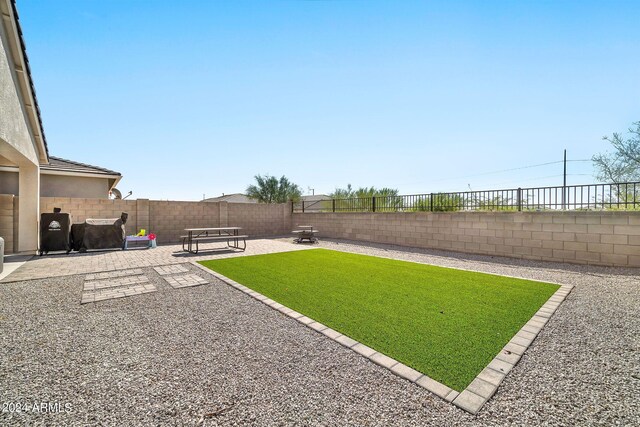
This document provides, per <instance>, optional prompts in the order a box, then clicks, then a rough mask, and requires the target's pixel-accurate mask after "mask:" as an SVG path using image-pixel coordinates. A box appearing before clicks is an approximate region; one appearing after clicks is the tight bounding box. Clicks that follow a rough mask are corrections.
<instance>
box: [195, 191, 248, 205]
mask: <svg viewBox="0 0 640 427" xmlns="http://www.w3.org/2000/svg"><path fill="white" fill-rule="evenodd" d="M203 202H228V203H258V201H257V200H256V199H251V198H249V197H248V196H247V195H246V194H242V193H233V194H223V195H222V196H218V197H210V198H208V199H204V200H203Z"/></svg>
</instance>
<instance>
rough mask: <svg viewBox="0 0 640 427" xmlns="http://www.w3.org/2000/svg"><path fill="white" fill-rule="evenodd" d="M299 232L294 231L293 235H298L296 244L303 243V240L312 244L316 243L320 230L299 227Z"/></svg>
mask: <svg viewBox="0 0 640 427" xmlns="http://www.w3.org/2000/svg"><path fill="white" fill-rule="evenodd" d="M297 227H298V228H299V230H293V231H292V233H293V234H295V235H296V238H295V239H294V240H293V241H294V242H296V243H302V241H303V240H308V241H309V242H311V243H316V242H317V241H318V238H317V237H316V233H318V230H314V229H313V225H298V226H297Z"/></svg>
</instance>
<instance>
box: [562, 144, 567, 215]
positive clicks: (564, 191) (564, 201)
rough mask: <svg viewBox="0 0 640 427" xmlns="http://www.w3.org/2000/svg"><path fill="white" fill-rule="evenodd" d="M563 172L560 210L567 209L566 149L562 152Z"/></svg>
mask: <svg viewBox="0 0 640 427" xmlns="http://www.w3.org/2000/svg"><path fill="white" fill-rule="evenodd" d="M563 164H564V172H563V174H562V210H565V209H567V199H566V195H567V149H566V148H565V150H564V161H563Z"/></svg>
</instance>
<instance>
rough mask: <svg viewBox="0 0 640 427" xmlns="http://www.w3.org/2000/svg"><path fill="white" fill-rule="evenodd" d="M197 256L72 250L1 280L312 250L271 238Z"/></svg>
mask: <svg viewBox="0 0 640 427" xmlns="http://www.w3.org/2000/svg"><path fill="white" fill-rule="evenodd" d="M201 248H202V249H201V252H199V253H198V254H197V255H193V254H189V253H187V252H184V251H182V246H181V245H165V246H158V247H157V248H154V249H147V248H136V249H128V250H125V251H121V250H109V251H91V252H88V253H77V252H72V253H70V254H69V255H65V254H55V255H47V256H42V257H33V258H32V259H31V260H30V261H29V262H27V263H26V264H25V265H23V266H22V267H20V268H19V269H18V270H17V271H15V272H13V273H12V274H11V275H9V276H8V277H6V278H4V279H3V280H0V283H6V282H17V281H21V280H32V279H41V278H46V277H58V276H70V275H72V274H87V273H94V272H105V271H112V270H123V269H136V268H140V267H151V266H164V265H171V264H182V263H185V262H190V261H202V260H207V259H212V258H227V257H234V256H247V255H259V254H267V253H273V252H285V251H292V250H305V249H309V247H308V246H304V245H292V244H290V243H288V242H283V241H279V240H270V239H256V240H249V241H248V242H247V249H246V251H244V252H243V251H238V250H227V249H224V248H221V247H220V245H219V244H216V243H211V244H206V243H205V244H202V245H201Z"/></svg>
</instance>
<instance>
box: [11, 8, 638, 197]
mask: <svg viewBox="0 0 640 427" xmlns="http://www.w3.org/2000/svg"><path fill="white" fill-rule="evenodd" d="M18 11H19V13H20V20H21V23H22V26H23V31H24V33H25V40H26V44H27V50H28V53H29V59H30V62H31V67H32V72H33V76H34V80H35V85H36V90H37V94H38V100H39V103H40V107H41V110H42V116H43V121H44V127H45V133H46V135H47V140H48V143H49V147H50V152H51V154H53V155H56V156H59V157H64V158H68V159H72V160H77V161H82V162H87V163H91V164H96V165H99V166H103V167H108V168H111V169H115V170H117V171H119V172H121V173H122V174H123V175H124V178H123V180H122V181H121V183H120V184H119V188H120V190H121V191H122V192H123V193H126V192H128V191H130V190H131V191H133V197H145V198H152V199H173V200H198V199H201V198H202V195H203V194H206V196H207V197H213V196H217V195H220V194H222V193H233V192H242V191H244V189H245V188H246V186H247V185H248V184H251V183H252V182H253V176H254V175H255V174H267V173H268V174H271V175H277V176H281V175H286V176H287V177H288V178H290V179H291V180H292V181H293V182H295V183H297V184H299V185H300V186H301V187H302V188H303V189H304V190H305V193H307V192H308V188H313V189H315V192H316V194H318V193H329V192H331V191H332V190H333V189H334V188H336V187H344V186H346V184H347V183H351V184H352V185H353V186H354V187H359V186H372V185H373V186H377V187H392V188H398V189H399V190H400V192H401V193H403V194H411V193H422V192H432V191H456V190H462V191H464V190H467V189H468V188H469V186H470V187H471V188H473V189H474V190H481V189H489V188H512V187H518V186H521V187H533V186H544V185H559V184H561V183H562V177H561V174H562V165H561V164H553V165H547V166H541V167H533V168H525V169H520V170H517V171H510V172H501V173H490V172H496V171H502V170H505V169H512V168H518V167H523V166H529V165H536V164H541V163H548V162H553V161H559V160H561V159H562V150H563V149H565V148H566V149H567V150H568V157H569V159H573V160H582V159H590V158H591V156H592V155H593V154H595V153H597V152H601V151H604V150H606V149H608V145H607V144H606V143H605V142H604V141H602V140H601V137H602V136H603V135H605V134H611V133H612V132H616V131H618V132H621V131H625V130H626V129H627V128H628V127H629V126H630V125H631V123H632V122H634V121H638V120H640V78H638V76H640V25H638V22H640V2H638V1H628V2H616V1H602V2H590V1H575V2H571V1H504V2H489V1H477V2H462V1H442V2H427V1H416V2H413V1H401V2H399V1H385V2H380V1H364V0H361V1H337V0H336V1H278V0H274V1H180V2H174V1H97V0H96V1H79V0H78V1H65V0H58V1H44V0H38V1H28V0H18ZM569 174H570V176H569V179H568V180H569V184H577V183H588V182H591V181H593V176H592V167H591V164H590V162H571V163H570V164H569Z"/></svg>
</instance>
